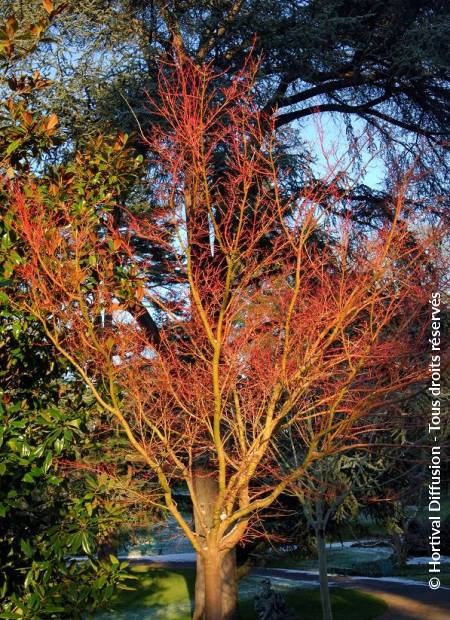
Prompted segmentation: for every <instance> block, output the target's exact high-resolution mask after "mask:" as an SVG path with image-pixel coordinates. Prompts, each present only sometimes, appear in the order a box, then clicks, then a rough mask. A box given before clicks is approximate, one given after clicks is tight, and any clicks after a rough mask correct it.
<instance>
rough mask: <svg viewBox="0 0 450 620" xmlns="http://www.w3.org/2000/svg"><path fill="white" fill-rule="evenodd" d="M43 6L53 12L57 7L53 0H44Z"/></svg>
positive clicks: (48, 11)
mask: <svg viewBox="0 0 450 620" xmlns="http://www.w3.org/2000/svg"><path fill="white" fill-rule="evenodd" d="M42 6H43V7H44V9H45V10H46V11H47V13H51V12H52V11H53V9H54V8H55V7H54V5H53V2H52V0H42Z"/></svg>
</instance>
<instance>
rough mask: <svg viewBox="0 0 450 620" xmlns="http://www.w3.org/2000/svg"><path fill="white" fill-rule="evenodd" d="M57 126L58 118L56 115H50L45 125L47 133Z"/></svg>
mask: <svg viewBox="0 0 450 620" xmlns="http://www.w3.org/2000/svg"><path fill="white" fill-rule="evenodd" d="M57 124H58V117H57V115H56V114H52V115H51V116H50V117H49V119H48V121H47V125H46V127H47V131H49V130H50V129H53V128H54V127H56V125H57Z"/></svg>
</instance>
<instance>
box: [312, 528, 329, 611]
mask: <svg viewBox="0 0 450 620" xmlns="http://www.w3.org/2000/svg"><path fill="white" fill-rule="evenodd" d="M316 542H317V556H318V559H319V582H320V601H321V603H322V617H323V620H333V612H332V610H331V598H330V586H329V585H328V565H327V550H326V543H325V532H324V530H323V528H319V529H317V530H316Z"/></svg>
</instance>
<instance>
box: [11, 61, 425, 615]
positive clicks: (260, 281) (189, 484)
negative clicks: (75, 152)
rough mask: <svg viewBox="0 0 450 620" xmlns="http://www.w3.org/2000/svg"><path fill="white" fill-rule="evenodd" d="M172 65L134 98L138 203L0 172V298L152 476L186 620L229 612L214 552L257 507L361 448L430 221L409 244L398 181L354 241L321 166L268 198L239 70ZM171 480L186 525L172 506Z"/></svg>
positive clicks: (402, 377)
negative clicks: (144, 168) (177, 549)
mask: <svg viewBox="0 0 450 620" xmlns="http://www.w3.org/2000/svg"><path fill="white" fill-rule="evenodd" d="M174 58H175V59H174V61H173V62H172V63H168V64H165V65H163V66H162V68H161V70H160V76H159V86H158V96H159V98H158V102H156V101H150V103H149V105H150V107H151V109H152V113H153V114H155V115H158V116H159V117H160V120H161V123H159V124H158V125H157V126H156V127H155V129H154V131H153V133H152V134H151V135H149V136H147V137H146V140H147V142H148V146H149V147H150V151H151V153H152V157H151V161H150V164H151V167H150V170H151V175H152V177H151V180H152V185H153V202H154V204H153V205H152V207H153V208H152V211H151V213H150V214H149V215H148V216H146V215H139V217H138V216H135V215H134V214H133V213H132V212H130V211H127V210H126V209H124V208H123V209H121V208H119V207H117V206H115V207H114V209H112V208H110V207H109V205H108V200H107V197H105V198H104V200H102V199H99V197H98V196H96V197H95V200H94V199H91V197H90V195H89V194H87V195H85V196H83V197H81V198H80V199H77V200H75V199H69V200H64V199H63V200H53V199H52V195H51V192H47V191H44V189H43V187H42V186H40V185H39V183H37V182H36V180H33V179H31V178H29V179H21V180H20V181H17V182H15V183H14V182H12V181H11V182H8V183H9V186H10V196H11V205H10V209H11V212H12V214H13V217H12V222H13V223H12V226H13V227H14V230H15V233H16V234H17V236H18V238H19V239H20V243H21V248H22V254H21V257H20V261H18V264H17V266H16V268H15V271H16V274H17V276H18V277H20V278H21V281H22V288H21V291H20V293H19V294H18V295H16V297H15V299H14V304H15V306H16V307H17V308H20V309H22V310H25V311H26V312H29V313H31V314H32V315H33V316H34V317H36V318H37V319H38V320H39V321H40V322H41V324H42V326H43V329H44V330H45V333H46V335H47V337H48V339H49V340H50V341H51V342H52V343H53V346H54V347H55V349H56V350H57V351H58V352H59V353H60V354H61V355H63V356H64V357H65V358H66V359H67V360H68V361H69V362H70V364H71V366H72V368H73V370H74V372H76V373H78V375H79V376H80V377H81V378H82V379H83V380H84V382H85V384H86V385H87V386H88V387H89V389H90V390H91V392H92V394H93V395H94V397H95V399H96V400H97V403H98V405H99V407H100V408H101V409H102V410H103V412H104V413H105V414H106V415H107V416H108V418H109V419H110V420H111V425H113V426H114V427H119V428H120V429H121V431H122V432H123V434H124V435H125V437H126V438H127V440H128V442H129V445H130V447H131V448H132V449H133V450H134V451H135V452H136V453H137V454H138V455H139V458H140V459H142V461H143V462H145V465H146V467H147V468H148V470H149V472H150V473H151V475H152V476H153V477H154V478H155V479H156V480H157V481H158V484H159V487H160V489H161V498H162V499H161V501H162V502H163V503H164V506H165V508H166V509H167V510H168V511H169V513H170V514H171V515H172V516H173V517H174V518H175V519H176V521H177V522H178V524H179V525H180V527H181V528H182V530H183V532H184V534H185V535H186V537H187V538H188V540H189V541H190V542H191V544H192V546H193V547H194V549H195V551H196V553H197V556H198V567H200V568H201V569H202V570H200V571H199V575H201V578H199V579H198V582H197V587H196V601H195V612H194V618H196V619H200V618H204V619H205V620H223V619H225V618H226V619H228V620H229V619H231V618H234V617H236V602H237V595H236V591H237V588H236V574H235V565H234V563H233V561H230V558H232V556H233V553H234V550H235V548H236V546H237V545H238V543H239V542H240V541H242V540H243V539H245V537H248V536H251V535H255V534H254V533H255V528H256V527H257V523H258V516H259V514H260V513H261V511H263V510H264V509H267V508H268V507H270V506H272V505H273V504H274V503H275V502H276V501H277V498H279V496H280V495H281V494H282V493H283V492H284V491H285V490H286V489H288V488H289V486H290V485H291V484H292V483H293V482H294V481H296V480H298V479H300V478H301V477H302V476H304V475H306V474H307V472H308V468H309V467H310V466H311V465H312V464H314V463H315V462H317V461H319V460H320V459H323V458H324V457H330V456H331V455H336V454H339V453H344V452H345V451H347V450H350V449H354V448H355V447H358V446H364V445H366V444H367V438H368V437H369V436H370V435H371V433H373V432H374V431H375V430H376V429H381V428H386V427H387V426H388V425H389V418H388V416H387V415H386V412H387V411H388V410H389V406H390V401H391V400H395V398H398V395H399V394H400V393H402V391H404V390H406V389H407V388H408V387H409V386H412V385H414V384H416V383H417V382H419V381H420V380H421V379H422V378H423V376H424V368H423V364H422V354H423V351H424V347H425V346H426V323H425V320H424V317H425V316H426V312H427V308H428V299H429V294H430V290H431V289H432V288H433V287H434V286H436V277H437V276H436V272H434V271H433V270H430V269H429V268H428V265H429V262H430V257H431V255H432V253H433V252H435V238H436V234H435V231H434V232H433V234H431V233H430V234H428V233H427V232H426V231H424V232H423V234H422V235H421V239H420V243H419V242H417V241H416V242H415V243H411V235H410V229H409V227H410V223H409V222H408V221H407V220H406V219H405V218H404V205H405V197H406V194H407V180H406V181H404V182H403V183H401V184H399V185H398V188H397V195H396V199H395V203H394V204H392V205H391V207H392V212H393V217H392V222H391V223H390V224H389V225H386V226H385V227H384V228H382V230H380V231H377V232H369V233H367V234H363V233H361V231H360V230H359V231H356V230H355V229H354V228H353V226H352V224H351V222H350V221H344V220H340V221H339V222H336V220H335V219H334V218H333V217H332V211H331V210H330V208H329V205H336V204H337V203H340V204H344V203H345V200H346V191H345V189H343V187H342V184H340V183H339V182H338V181H337V180H335V181H333V174H332V173H330V177H329V179H328V180H327V181H326V182H324V183H323V184H322V185H321V186H320V187H318V185H317V184H313V183H311V185H310V187H309V189H307V187H308V186H305V187H306V189H304V190H303V191H302V193H301V195H294V196H292V195H288V192H287V189H286V187H287V184H286V183H285V182H284V181H285V179H284V178H283V175H282V174H281V173H280V168H279V165H278V161H277V138H276V135H275V131H274V126H275V123H274V122H273V121H271V120H270V119H268V118H266V117H264V115H263V114H261V112H259V111H258V109H257V106H256V105H255V104H254V101H253V95H252V87H253V80H254V76H255V73H256V70H257V65H256V64H255V63H253V62H251V61H250V60H249V61H248V62H247V63H246V65H245V67H244V69H243V70H242V71H241V72H240V73H239V74H237V75H236V77H235V79H234V80H233V82H232V84H231V85H227V86H225V87H224V86H220V76H218V75H217V74H215V73H214V71H213V69H212V68H211V66H210V65H202V66H198V65H195V64H194V63H192V62H190V61H189V60H188V59H187V58H186V57H184V56H183V55H175V56H174ZM218 162H219V163H220V164H221V174H220V178H218V177H217V175H216V174H215V173H214V171H216V170H217V169H218ZM137 240H146V241H147V242H148V243H149V244H150V247H151V248H154V255H152V254H151V253H147V254H146V255H145V256H142V255H139V254H138V253H137V252H136V251H135V247H136V243H137ZM161 265H163V267H164V278H161ZM136 308H139V309H140V310H139V311H137V310H136ZM151 314H152V315H153V318H152V317H151ZM287 432H289V433H290V436H291V438H292V440H293V441H294V442H295V443H296V444H297V445H299V446H302V451H301V454H302V458H301V459H300V460H299V462H298V463H297V464H296V465H295V466H294V467H291V468H289V469H288V470H287V469H286V467H285V466H284V464H283V463H282V462H281V461H280V460H279V458H278V456H277V451H278V448H277V446H278V445H279V441H280V437H283V434H286V433H287ZM180 483H182V484H183V485H185V486H186V488H187V489H188V492H189V496H190V499H191V502H192V506H193V512H194V521H195V523H194V524H192V523H191V522H190V521H189V520H188V519H187V518H186V517H185V516H184V515H183V514H182V513H181V511H180V510H179V508H178V506H177V503H176V501H175V499H174V487H175V486H176V485H179V484H180ZM205 488H209V489H210V490H212V493H210V494H209V497H211V496H212V497H213V501H212V503H211V502H205Z"/></svg>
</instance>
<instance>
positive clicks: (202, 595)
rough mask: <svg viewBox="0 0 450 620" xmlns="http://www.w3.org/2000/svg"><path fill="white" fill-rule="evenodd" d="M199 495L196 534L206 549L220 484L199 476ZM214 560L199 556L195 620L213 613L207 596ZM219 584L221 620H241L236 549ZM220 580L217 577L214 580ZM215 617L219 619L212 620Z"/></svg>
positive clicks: (225, 561) (221, 563)
mask: <svg viewBox="0 0 450 620" xmlns="http://www.w3.org/2000/svg"><path fill="white" fill-rule="evenodd" d="M194 487H195V493H196V496H197V501H198V508H199V511H200V512H201V514H198V513H197V511H195V510H194V519H195V531H196V532H197V534H198V535H199V537H200V541H201V544H202V546H203V547H205V546H206V532H205V530H204V527H203V525H204V526H205V527H206V528H209V527H211V526H212V521H213V507H214V502H215V501H216V498H217V482H216V480H214V479H213V478H210V477H208V476H207V474H206V472H199V475H198V476H196V477H195V480H194ZM211 565H212V560H210V559H208V560H206V561H205V560H204V559H203V558H202V557H201V556H199V555H198V554H197V566H196V576H195V610H194V616H193V620H205V619H206V618H207V619H208V620H209V616H208V615H207V613H209V610H208V611H207V608H206V592H207V589H208V580H209V578H210V575H209V574H208V573H209V572H210V570H211V569H210V567H211ZM218 574H219V577H218V578H219V582H218V584H217V585H216V587H217V592H218V593H219V594H220V612H221V615H220V616H218V617H219V618H220V620H238V612H237V599H238V589H237V568H236V551H235V550H234V549H232V550H231V551H229V552H228V553H227V554H226V555H225V557H221V558H220V561H219V568H218ZM216 578H217V576H216V575H214V579H216ZM211 617H214V618H215V616H211Z"/></svg>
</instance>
